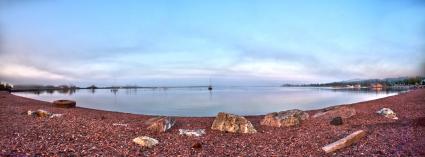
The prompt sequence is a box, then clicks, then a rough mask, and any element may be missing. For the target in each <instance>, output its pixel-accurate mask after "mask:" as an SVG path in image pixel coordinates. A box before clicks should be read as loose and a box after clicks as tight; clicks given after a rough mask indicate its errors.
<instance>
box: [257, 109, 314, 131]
mask: <svg viewBox="0 0 425 157" xmlns="http://www.w3.org/2000/svg"><path fill="white" fill-rule="evenodd" d="M308 118H309V115H308V113H307V112H304V111H301V110H297V109H294V110H288V111H281V112H272V113H269V114H267V115H266V116H264V118H263V120H261V122H260V123H261V125H267V126H274V127H282V126H286V127H289V126H296V125H299V124H300V123H301V121H303V120H306V119H308Z"/></svg>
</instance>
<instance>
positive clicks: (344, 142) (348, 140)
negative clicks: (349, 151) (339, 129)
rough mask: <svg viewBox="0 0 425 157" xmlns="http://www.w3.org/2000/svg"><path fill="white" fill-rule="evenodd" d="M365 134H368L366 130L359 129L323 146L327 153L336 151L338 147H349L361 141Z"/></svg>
mask: <svg viewBox="0 0 425 157" xmlns="http://www.w3.org/2000/svg"><path fill="white" fill-rule="evenodd" d="M364 136H366V131H363V130H359V131H356V132H353V133H352V134H350V135H348V136H346V137H344V138H342V139H340V140H338V141H336V142H334V143H331V144H328V145H326V146H324V147H322V149H323V150H324V151H325V152H326V153H331V152H334V151H336V150H338V149H341V148H344V147H347V146H350V145H352V144H353V143H355V142H357V141H359V140H360V139H361V138H363V137H364Z"/></svg>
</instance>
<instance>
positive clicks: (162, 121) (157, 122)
mask: <svg viewBox="0 0 425 157" xmlns="http://www.w3.org/2000/svg"><path fill="white" fill-rule="evenodd" d="M175 123H176V120H175V119H174V118H173V117H155V118H151V119H149V120H148V121H147V122H146V123H145V124H147V125H148V129H149V130H152V131H156V132H166V131H167V130H168V129H170V128H171V127H173V126H174V124H175Z"/></svg>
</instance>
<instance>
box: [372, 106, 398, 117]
mask: <svg viewBox="0 0 425 157" xmlns="http://www.w3.org/2000/svg"><path fill="white" fill-rule="evenodd" d="M376 113H378V114H380V115H383V116H385V117H387V118H390V119H398V117H397V115H396V113H395V112H394V111H393V110H391V109H389V108H382V109H380V110H379V111H377V112H376Z"/></svg>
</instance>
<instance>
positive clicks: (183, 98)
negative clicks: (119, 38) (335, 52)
mask: <svg viewBox="0 0 425 157" xmlns="http://www.w3.org/2000/svg"><path fill="white" fill-rule="evenodd" d="M399 92H400V91H371V90H342V89H340V90H334V89H329V88H308V87H215V88H214V90H212V91H209V90H207V89H206V88H156V89H145V88H139V89H119V90H118V91H114V90H111V89H96V90H90V89H79V90H76V91H71V92H70V91H50V92H16V93H13V94H15V95H19V96H24V97H28V98H33V99H38V100H44V101H50V102H51V101H53V100H57V99H71V100H76V101H77V106H80V107H85V108H92V109H100V110H108V111H119V112H127V113H136V114H147V115H170V116H215V115H216V114H217V113H218V112H221V111H224V112H230V113H235V114H240V115H260V114H266V113H269V112H275V111H283V110H288V109H302V110H309V109H319V108H324V107H328V106H333V105H340V104H349V103H355V102H361V101H367V100H373V99H378V98H382V97H387V96H391V95H396V94H398V93H399Z"/></svg>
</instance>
